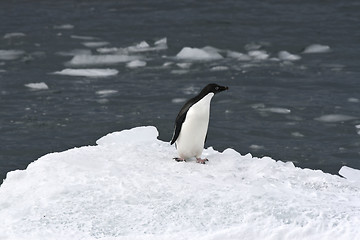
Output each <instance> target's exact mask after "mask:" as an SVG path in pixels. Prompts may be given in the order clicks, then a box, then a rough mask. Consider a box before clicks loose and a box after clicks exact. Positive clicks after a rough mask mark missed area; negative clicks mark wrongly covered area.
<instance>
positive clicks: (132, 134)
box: [96, 126, 159, 146]
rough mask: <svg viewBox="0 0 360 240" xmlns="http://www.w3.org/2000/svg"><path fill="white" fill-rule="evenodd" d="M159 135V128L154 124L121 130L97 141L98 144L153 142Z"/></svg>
mask: <svg viewBox="0 0 360 240" xmlns="http://www.w3.org/2000/svg"><path fill="white" fill-rule="evenodd" d="M158 136H159V132H158V130H157V129H156V128H155V127H153V126H148V127H136V128H132V129H129V130H124V131H121V132H114V133H110V134H108V135H106V136H104V137H102V138H100V139H99V140H97V141H96V144H97V145H100V146H106V145H116V144H131V143H143V142H153V141H154V139H156V138H157V137H158Z"/></svg>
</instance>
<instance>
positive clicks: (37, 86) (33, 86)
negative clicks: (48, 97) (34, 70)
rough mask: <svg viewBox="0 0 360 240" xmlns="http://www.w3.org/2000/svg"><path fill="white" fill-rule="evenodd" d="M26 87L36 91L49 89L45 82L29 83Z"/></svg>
mask: <svg viewBox="0 0 360 240" xmlns="http://www.w3.org/2000/svg"><path fill="white" fill-rule="evenodd" d="M25 87H28V88H31V89H36V90H44V89H49V87H48V85H47V84H46V83H44V82H39V83H28V84H25Z"/></svg>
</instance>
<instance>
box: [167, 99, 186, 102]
mask: <svg viewBox="0 0 360 240" xmlns="http://www.w3.org/2000/svg"><path fill="white" fill-rule="evenodd" d="M171 102H172V103H183V102H186V98H173V99H171Z"/></svg>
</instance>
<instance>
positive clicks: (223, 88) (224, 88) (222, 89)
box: [219, 86, 229, 92]
mask: <svg viewBox="0 0 360 240" xmlns="http://www.w3.org/2000/svg"><path fill="white" fill-rule="evenodd" d="M228 89H229V87H227V86H222V87H220V91H219V92H222V91H225V90H228Z"/></svg>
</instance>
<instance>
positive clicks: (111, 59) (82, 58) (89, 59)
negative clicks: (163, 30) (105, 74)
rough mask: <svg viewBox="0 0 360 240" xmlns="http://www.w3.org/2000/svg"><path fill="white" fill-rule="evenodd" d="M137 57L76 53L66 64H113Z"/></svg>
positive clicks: (74, 65)
mask: <svg viewBox="0 0 360 240" xmlns="http://www.w3.org/2000/svg"><path fill="white" fill-rule="evenodd" d="M137 59H139V56H130V55H111V54H108V55H76V56H74V57H73V58H72V59H71V60H70V61H69V62H67V63H66V65H67V66H72V67H76V66H95V65H113V64H117V63H124V62H130V61H133V60H137Z"/></svg>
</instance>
